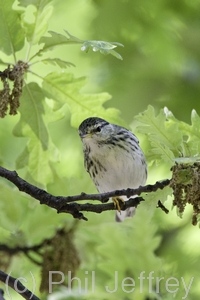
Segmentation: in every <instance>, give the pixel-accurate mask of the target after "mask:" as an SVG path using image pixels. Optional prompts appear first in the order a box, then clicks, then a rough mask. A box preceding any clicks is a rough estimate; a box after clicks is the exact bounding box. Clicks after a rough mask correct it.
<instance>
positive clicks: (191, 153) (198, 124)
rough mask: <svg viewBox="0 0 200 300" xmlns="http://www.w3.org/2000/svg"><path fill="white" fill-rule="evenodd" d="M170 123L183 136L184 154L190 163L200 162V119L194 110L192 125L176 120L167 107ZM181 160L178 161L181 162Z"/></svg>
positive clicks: (166, 111) (166, 112)
mask: <svg viewBox="0 0 200 300" xmlns="http://www.w3.org/2000/svg"><path fill="white" fill-rule="evenodd" d="M164 111H165V114H166V117H167V120H168V123H169V124H173V125H175V126H176V127H178V130H179V132H181V133H182V136H183V150H184V151H183V154H184V156H185V159H186V157H187V159H188V160H190V161H196V160H199V153H200V130H199V128H200V117H199V115H198V114H197V112H196V111H195V110H194V109H193V110H192V113H191V125H190V124H187V123H185V122H182V121H179V120H178V119H176V118H175V116H174V115H173V113H172V112H171V111H169V110H168V109H167V108H166V107H165V109H164ZM180 160H181V158H179V159H176V161H179V162H180ZM185 162H186V161H185Z"/></svg>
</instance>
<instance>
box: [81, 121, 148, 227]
mask: <svg viewBox="0 0 200 300" xmlns="http://www.w3.org/2000/svg"><path fill="white" fill-rule="evenodd" d="M78 132H79V135H80V137H81V140H82V143H83V153H84V163H85V168H86V170H87V171H88V172H89V174H90V176H91V178H92V180H93V182H94V184H95V186H96V188H97V190H98V191H99V193H105V192H111V191H114V190H120V189H127V188H138V187H139V186H140V185H141V186H142V185H144V184H145V182H146V179H147V165H146V160H145V157H144V154H143V152H142V150H141V148H140V146H139V141H138V139H137V138H136V136H135V135H134V134H133V133H132V132H131V131H129V130H127V129H125V128H123V127H121V126H118V125H114V124H110V123H109V122H107V121H105V120H103V119H100V118H88V119H86V120H84V121H83V122H82V123H81V125H80V126H79V131H78ZM133 197H134V196H133ZM135 197H136V196H135ZM112 200H113V201H114V204H115V206H116V208H117V209H118V211H117V212H116V221H117V222H121V221H123V220H124V219H125V218H126V217H132V215H133V212H134V210H135V208H134V207H130V208H128V209H126V210H125V211H120V206H119V203H118V202H119V201H123V202H124V201H127V200H128V199H127V197H126V196H122V197H113V198H112Z"/></svg>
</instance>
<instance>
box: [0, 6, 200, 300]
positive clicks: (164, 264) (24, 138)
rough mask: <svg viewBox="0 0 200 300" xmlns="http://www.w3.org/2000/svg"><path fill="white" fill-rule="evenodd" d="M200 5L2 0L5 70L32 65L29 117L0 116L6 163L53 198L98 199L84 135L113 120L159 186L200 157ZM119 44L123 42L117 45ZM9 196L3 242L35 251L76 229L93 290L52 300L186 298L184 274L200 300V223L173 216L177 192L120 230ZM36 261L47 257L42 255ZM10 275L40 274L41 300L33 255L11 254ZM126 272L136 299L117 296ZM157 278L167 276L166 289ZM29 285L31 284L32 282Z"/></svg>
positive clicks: (1, 156) (24, 100) (105, 220)
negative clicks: (97, 122)
mask: <svg viewBox="0 0 200 300" xmlns="http://www.w3.org/2000/svg"><path fill="white" fill-rule="evenodd" d="M199 9H200V1H199V0H196V1H187V0H184V1H182V2H178V1H156V2H150V1H147V0H143V1H138V0H134V1H131V0H119V1H114V0H109V1H105V0H96V1H95V0H93V1H92V0H90V1H88V0H68V1H58V0H53V1H51V0H19V1H18V2H17V1H16V2H14V1H13V0H7V1H1V3H0V33H1V34H0V51H1V52H0V64H1V65H0V66H1V72H3V70H4V69H5V68H6V67H7V65H8V64H11V68H12V65H13V64H16V63H17V61H18V60H22V61H23V62H25V63H28V64H29V69H28V72H25V77H24V88H23V93H22V95H21V97H20V107H19V113H18V114H17V115H15V116H10V115H7V116H6V117H5V118H4V119H1V120H0V141H1V147H0V162H1V165H2V166H4V167H6V168H8V169H15V170H17V172H18V173H19V175H21V176H22V177H23V178H24V179H26V180H28V181H29V182H31V183H32V184H36V185H38V186H41V187H43V188H45V189H47V190H48V192H50V193H52V194H54V195H74V194H79V193H80V192H82V191H84V192H88V193H92V192H96V191H95V188H94V186H93V185H92V183H91V180H90V178H89V175H88V174H87V173H86V172H85V170H84V167H83V155H82V149H81V142H80V140H79V137H78V134H77V127H78V125H79V123H80V122H81V121H82V120H83V119H85V118H86V117H89V116H99V117H103V118H105V119H107V120H109V121H111V122H113V123H117V124H120V125H123V126H126V127H129V128H131V129H132V130H133V131H134V132H135V133H136V134H137V136H138V137H139V139H140V140H141V146H142V148H143V149H144V152H145V154H146V157H147V160H148V164H149V177H148V183H154V182H155V181H156V180H161V179H163V178H171V171H170V168H171V166H172V165H174V164H175V163H179V162H181V163H193V162H195V161H198V159H199V147H200V144H199V137H200V131H199V130H200V129H199V128H200V118H199V111H200V104H199V101H198V97H199V94H200V85H199V79H200V54H199V47H200V39H199V29H200V18H199ZM66 29H67V30H69V32H70V33H69V32H68V31H66ZM48 30H50V32H49V33H48ZM64 30H65V31H64ZM71 33H72V34H73V35H72V34H71ZM120 45H124V47H117V48H116V46H120ZM113 49H114V50H113ZM83 50H84V51H83ZM87 50H89V51H87ZM97 50H98V51H97ZM116 51H117V52H116ZM86 52H87V53H86ZM96 52H97V53H96ZM102 54H111V55H106V56H104V55H102ZM117 58H118V59H117ZM121 58H123V60H121ZM74 65H76V67H74ZM86 77H88V78H87V79H86ZM9 84H10V89H12V83H11V82H9ZM1 89H2V90H3V84H2V86H1ZM111 96H112V99H111ZM108 100H109V101H108ZM166 107H168V108H166ZM120 114H121V116H120ZM135 115H137V116H136V117H135ZM0 194H1V199H0V244H6V245H8V246H10V247H16V246H22V247H23V246H34V245H37V244H40V243H42V242H43V241H44V240H45V239H47V238H51V237H53V236H54V235H55V233H56V231H57V230H58V229H60V228H62V227H65V228H66V229H67V230H68V229H69V230H70V229H71V228H73V230H74V235H73V243H74V244H75V246H76V249H77V250H78V253H79V257H80V260H81V265H80V268H79V269H78V270H77V272H76V276H77V277H78V278H80V280H81V282H82V290H81V291H79V290H78V285H77V284H75V285H74V286H73V289H72V292H71V293H69V290H67V289H65V288H63V289H61V290H60V291H59V292H58V293H57V294H56V293H55V294H53V295H48V296H47V295H41V298H43V299H46V298H47V297H48V299H51V300H52V299H116V298H117V299H126V300H128V299H137V300H140V299H141V300H146V299H163V300H167V299H171V298H172V297H174V298H175V299H186V297H185V298H184V296H185V295H186V291H185V289H184V285H183V284H182V281H181V278H184V280H185V284H186V286H187V287H188V286H189V283H190V282H191V288H190V290H189V291H188V292H189V294H188V296H187V295H186V296H187V299H193V300H195V299H199V293H200V287H199V284H198V280H199V274H198V273H199V271H198V270H199V268H200V262H199V246H200V245H199V244H200V242H199V239H198V236H199V228H198V226H196V227H193V226H192V225H191V215H192V211H191V209H190V207H189V206H187V207H186V210H185V212H184V214H183V218H182V219H181V218H179V217H178V216H177V213H176V210H175V208H174V209H173V210H171V207H172V199H173V198H172V190H171V189H170V188H169V187H168V188H165V189H164V190H162V191H157V192H156V193H151V194H149V195H143V196H144V197H145V200H146V201H145V202H144V203H142V204H141V205H140V206H139V207H138V208H137V212H136V215H135V216H134V218H133V219H129V220H126V221H125V222H124V223H122V224H116V223H114V216H113V213H112V212H105V213H103V214H101V215H97V216H96V215H94V214H92V213H90V214H89V213H88V214H86V215H87V217H88V219H89V221H88V222H83V221H79V222H78V223H77V222H74V220H72V218H71V216H68V215H65V214H59V215H58V214H56V212H55V211H54V210H52V209H50V208H48V207H46V206H41V205H39V204H38V203H37V202H36V201H35V200H34V199H30V198H28V197H27V196H26V195H23V194H21V193H20V192H19V191H17V190H16V188H15V187H13V185H11V184H9V183H8V182H7V181H5V180H3V179H1V181H0ZM158 200H161V201H162V202H163V203H164V204H165V205H166V206H167V207H168V208H169V210H170V213H169V214H168V215H165V214H164V212H162V211H161V210H159V209H157V208H156V205H157V201H158ZM58 247H59V245H58ZM44 251H45V250H44ZM54 251H56V249H54ZM2 253H3V254H2V255H0V268H2V269H3V268H4V260H5V257H4V255H5V253H4V252H2ZM33 255H34V256H35V258H36V259H37V260H38V261H39V262H41V256H40V255H38V254H36V253H33ZM65 255H66V256H67V253H63V259H65ZM60 263H62V262H60ZM5 271H6V272H7V273H9V272H12V274H11V275H12V276H15V277H24V278H26V279H27V280H28V279H29V277H30V272H32V273H33V274H34V277H35V280H36V283H37V284H36V291H35V292H36V294H39V285H40V279H41V275H40V267H39V266H37V265H35V264H34V263H33V262H32V261H31V260H29V259H27V258H26V259H25V260H24V255H16V256H15V257H13V258H12V259H10V261H9V264H8V267H7V269H6V270H5ZM67 271H68V270H66V275H67ZM92 271H94V272H95V290H94V291H93V290H92V287H91V280H92V277H91V276H92ZM116 271H117V272H118V279H119V282H121V281H122V280H123V278H126V277H129V278H132V279H134V280H135V283H136V286H135V290H134V291H133V292H131V293H126V292H125V291H124V290H122V289H121V287H120V288H119V289H118V290H117V291H116V292H115V293H108V292H107V291H106V288H105V287H106V286H108V287H109V288H110V289H112V288H113V289H114V286H115V272H116ZM142 271H144V276H145V279H144V280H143V289H142V291H141V289H140V288H141V287H140V281H139V278H138V277H139V276H140V273H141V272H142ZM150 272H153V276H154V280H153V285H152V290H150V289H149V284H150V283H149V280H148V278H147V277H148V276H149V274H150ZM156 277H157V278H161V277H164V280H163V282H162V284H161V285H160V286H159V293H158V290H156V281H155V278H156ZM171 277H174V278H176V279H177V280H178V281H179V286H178V289H177V290H176V288H177V286H176V287H175V286H174V287H171V291H172V292H171V293H170V292H169V291H167V290H166V285H165V283H166V280H167V279H168V278H171ZM193 277H194V278H193ZM192 278H193V281H191V280H192ZM87 279H88V280H89V283H88V288H87V289H86V287H85V285H84V284H85V282H87ZM27 287H28V288H29V289H31V288H32V283H31V281H30V280H28V282H27ZM58 287H59V286H58ZM2 288H3V289H4V290H5V286H4V285H3V284H2ZM84 288H85V294H84ZM127 290H128V287H127ZM175 290H176V292H174V291H175ZM10 293H11V294H12V295H13V297H14V299H20V298H21V297H20V296H17V295H16V293H14V292H12V291H10Z"/></svg>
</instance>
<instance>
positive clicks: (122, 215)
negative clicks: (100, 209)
mask: <svg viewBox="0 0 200 300" xmlns="http://www.w3.org/2000/svg"><path fill="white" fill-rule="evenodd" d="M134 213H135V207H129V208H127V209H126V210H121V211H117V212H116V215H115V221H116V222H123V221H124V219H126V218H132V217H133V215H134Z"/></svg>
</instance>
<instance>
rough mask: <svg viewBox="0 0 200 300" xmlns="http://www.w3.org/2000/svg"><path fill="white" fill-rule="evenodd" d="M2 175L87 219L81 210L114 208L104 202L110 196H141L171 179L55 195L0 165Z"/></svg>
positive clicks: (131, 203) (62, 209) (136, 200)
mask: <svg viewBox="0 0 200 300" xmlns="http://www.w3.org/2000/svg"><path fill="white" fill-rule="evenodd" d="M0 176H1V177H4V178H6V179H7V180H9V181H10V182H12V183H13V184H14V185H15V186H16V187H18V189H19V190H20V191H22V192H24V193H26V194H28V195H30V196H31V197H33V198H35V199H36V200H39V201H40V204H45V205H48V206H49V207H52V208H55V209H56V210H57V212H58V213H60V212H65V213H69V214H71V215H72V216H73V217H74V218H77V219H83V220H85V221H87V218H86V217H85V216H84V215H83V213H82V212H81V211H90V212H95V213H101V212H103V211H107V210H114V209H115V206H114V204H113V203H107V204H105V203H104V202H105V201H107V200H108V199H109V198H112V197H115V196H118V197H120V196H127V197H128V198H130V197H131V196H135V195H137V196H139V195H140V194H141V193H149V192H155V191H156V190H158V189H163V188H164V187H166V186H168V185H169V183H170V180H169V179H166V180H163V181H161V182H160V181H157V182H156V183H155V184H154V185H150V184H149V185H146V186H140V187H139V188H137V189H126V190H125V189H124V190H116V191H112V192H108V193H102V194H85V193H81V194H80V195H75V196H68V197H63V196H53V195H51V194H49V193H47V192H46V191H44V190H42V189H40V188H38V187H36V186H34V185H32V184H30V183H28V182H27V181H25V180H24V179H22V178H21V177H19V176H18V174H17V172H16V171H9V170H7V169H5V168H3V167H0ZM82 200H99V201H101V202H102V203H103V204H91V203H85V204H79V203H77V202H75V201H82ZM142 200H144V199H143V198H141V197H140V198H139V197H137V198H133V199H129V200H128V201H126V202H125V204H123V203H122V204H121V205H120V207H121V209H122V210H124V209H126V208H128V207H131V206H133V207H136V206H137V205H138V204H139V203H140V202H141V201H142Z"/></svg>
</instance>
